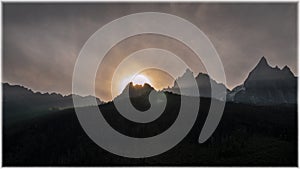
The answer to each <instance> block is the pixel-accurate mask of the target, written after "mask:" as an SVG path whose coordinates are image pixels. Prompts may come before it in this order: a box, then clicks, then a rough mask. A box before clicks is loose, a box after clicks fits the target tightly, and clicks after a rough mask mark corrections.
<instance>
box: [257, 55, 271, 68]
mask: <svg viewBox="0 0 300 169" xmlns="http://www.w3.org/2000/svg"><path fill="white" fill-rule="evenodd" d="M257 66H269V64H268V62H267V59H266V58H265V56H263V57H262V58H261V59H260V60H259V62H258V64H257Z"/></svg>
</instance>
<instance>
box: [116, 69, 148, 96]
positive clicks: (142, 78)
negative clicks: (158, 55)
mask: <svg viewBox="0 0 300 169" xmlns="http://www.w3.org/2000/svg"><path fill="white" fill-rule="evenodd" d="M130 82H132V83H133V85H144V84H145V83H148V84H149V85H152V83H151V80H150V78H149V77H147V76H146V75H142V74H137V75H134V76H130V77H127V78H124V79H123V81H122V82H121V85H120V87H119V93H121V92H122V91H123V90H124V88H125V87H126V85H127V84H128V83H130Z"/></svg>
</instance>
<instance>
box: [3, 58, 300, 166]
mask: <svg viewBox="0 0 300 169" xmlns="http://www.w3.org/2000/svg"><path fill="white" fill-rule="evenodd" d="M191 75H192V72H191V71H189V70H187V71H186V72H185V74H184V75H183V76H191ZM182 79H184V77H182V76H181V77H179V78H178V79H177V80H182ZM195 79H196V81H197V83H198V86H199V90H200V94H201V98H200V100H201V101H200V106H199V112H198V116H197V119H196V122H195V124H194V125H193V127H192V129H191V130H190V132H189V133H188V135H187V136H186V137H185V138H184V139H183V140H182V141H181V142H180V143H179V144H178V145H176V146H175V147H174V148H172V149H171V150H169V151H167V152H165V153H163V154H160V155H158V156H154V157H150V158H140V159H138V158H137V159H130V158H124V157H121V156H117V155H114V154H112V153H109V152H108V151H106V150H104V149H102V148H101V147H99V146H98V145H97V144H95V143H94V142H93V141H92V140H91V139H90V138H89V137H88V135H87V134H86V133H85V131H84V130H83V128H82V126H81V125H80V123H79V121H78V119H77V116H76V113H75V110H74V108H73V103H72V95H68V96H62V95H60V94H55V93H52V94H49V93H45V94H42V93H39V92H36V93H35V92H33V91H31V90H30V89H27V88H25V87H22V86H17V85H15V86H13V85H9V84H7V83H4V84H3V123H4V125H3V165H4V166H112V165H128V166H133V165H139V166H145V165H147V166H148V165H154V166H159V165H167V166H175V165H176V166H177V165H185V166H196V165H203V166H296V165H297V164H298V163H297V159H298V158H297V146H298V140H297V138H298V137H297V123H298V122H297V104H295V103H296V100H297V98H296V96H297V94H296V93H297V87H296V84H297V78H296V77H295V76H294V75H293V74H292V73H291V71H290V70H289V68H288V67H284V68H283V69H279V68H277V67H275V68H272V67H270V66H269V65H268V63H267V61H266V60H265V58H262V59H261V60H260V61H259V63H258V65H257V66H256V67H255V68H254V69H253V70H252V71H251V72H250V73H249V76H248V78H247V79H246V80H245V82H244V83H243V84H242V85H240V86H237V87H236V88H234V89H233V90H232V91H230V90H228V89H226V87H225V85H223V84H219V83H217V82H216V81H214V80H212V79H211V78H210V77H209V76H208V75H206V74H203V73H200V74H199V75H197V76H196V77H195ZM183 82H184V81H183ZM211 83H212V85H215V86H218V87H217V88H218V89H222V88H223V89H225V91H226V94H227V102H226V106H225V109H224V112H223V116H222V120H221V121H220V123H219V125H218V127H217V129H216V130H215V131H214V133H213V135H212V136H211V137H210V138H209V139H208V140H207V141H206V142H205V143H203V144H199V143H198V138H199V133H200V132H201V130H202V128H203V125H204V124H205V121H206V119H207V117H208V112H209V109H210V102H211V100H212V99H211V98H210V92H211V90H210V84H211ZM188 85H189V84H185V87H186V88H187V89H188V87H189V86H188ZM153 91H154V92H156V93H160V92H164V93H165V96H166V98H167V103H166V107H165V109H164V111H163V112H162V114H161V115H160V116H159V117H158V118H157V119H155V120H154V121H151V122H149V123H136V122H133V121H131V120H129V119H127V118H125V117H124V116H122V115H121V114H120V112H119V111H118V109H117V108H116V106H115V104H114V103H116V102H114V103H113V102H108V103H105V104H101V103H102V102H100V101H99V100H98V102H99V104H101V105H99V106H98V108H99V109H100V110H101V113H102V115H103V116H104V118H105V120H106V121H107V122H108V123H109V124H110V126H111V127H112V128H113V129H115V130H116V131H118V132H119V133H122V134H125V135H127V136H130V137H135V138H146V137H153V136H156V135H158V134H160V133H163V132H164V131H166V130H168V129H169V128H170V126H172V125H173V123H174V121H175V120H176V119H177V118H178V113H179V111H180V104H181V98H182V97H184V98H185V99H190V101H192V100H193V99H195V98H194V97H190V96H182V97H181V96H180V95H179V94H180V91H179V90H178V87H177V85H176V83H175V84H174V86H173V87H172V88H168V89H165V90H163V91H155V89H154V88H153V87H151V86H150V85H149V84H144V85H133V84H132V83H129V84H128V85H127V86H126V88H125V89H124V91H123V92H122V94H121V95H119V96H117V97H116V98H115V100H114V101H120V102H121V103H122V102H123V103H124V101H125V100H122V99H124V97H125V93H126V92H128V93H129V96H130V100H131V103H132V104H133V106H134V107H135V108H136V109H138V110H140V111H145V110H148V109H149V108H150V106H151V105H150V102H149V99H148V97H149V94H150V93H151V92H153ZM171 92H173V93H171ZM174 93H175V94H174ZM76 97H80V98H81V99H83V101H84V100H89V99H90V98H91V97H92V96H88V97H81V96H76ZM218 99H219V100H215V101H217V102H223V101H220V100H222V99H224V98H218ZM157 100H159V99H157ZM184 125H187V124H182V127H183V128H184V127H185V126H184ZM107 139H108V141H114V140H113V139H110V138H107ZM161 144H164V143H163V142H162V143H161Z"/></svg>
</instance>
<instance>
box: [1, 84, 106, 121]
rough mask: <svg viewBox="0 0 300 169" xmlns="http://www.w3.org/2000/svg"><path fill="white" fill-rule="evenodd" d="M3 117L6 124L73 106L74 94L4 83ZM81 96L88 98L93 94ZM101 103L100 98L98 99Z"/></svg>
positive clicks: (84, 98)
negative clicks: (44, 91) (46, 91)
mask: <svg viewBox="0 0 300 169" xmlns="http://www.w3.org/2000/svg"><path fill="white" fill-rule="evenodd" d="M2 86H3V111H4V112H5V113H3V119H4V123H5V124H8V125H10V124H14V123H16V122H20V121H22V120H26V119H31V118H34V117H37V116H40V115H44V114H47V113H50V112H55V111H58V110H61V109H66V108H70V107H73V99H72V95H68V96H62V95H61V94H56V93H50V94H49V93H40V92H33V91H32V90H31V89H28V88H26V87H23V86H19V85H10V84H8V83H3V84H2ZM74 96H76V97H80V98H82V99H83V101H84V100H88V99H89V98H90V97H92V96H87V97H81V96H77V95H74ZM97 101H98V103H99V104H100V103H101V102H100V100H99V99H97Z"/></svg>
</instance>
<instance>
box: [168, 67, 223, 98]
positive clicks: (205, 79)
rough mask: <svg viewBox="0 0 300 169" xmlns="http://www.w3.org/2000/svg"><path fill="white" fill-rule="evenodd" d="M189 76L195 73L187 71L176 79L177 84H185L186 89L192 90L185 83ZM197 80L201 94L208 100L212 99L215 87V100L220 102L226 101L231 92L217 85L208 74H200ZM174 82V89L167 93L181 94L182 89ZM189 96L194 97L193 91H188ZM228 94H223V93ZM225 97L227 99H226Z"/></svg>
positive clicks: (189, 85) (219, 84) (220, 84)
mask: <svg viewBox="0 0 300 169" xmlns="http://www.w3.org/2000/svg"><path fill="white" fill-rule="evenodd" d="M188 76H193V72H192V71H191V70H189V69H187V70H186V71H185V73H184V74H183V75H182V76H180V77H178V78H177V79H176V81H177V82H180V83H181V84H183V86H184V88H186V89H189V88H191V84H189V83H188V82H186V81H185V79H186V77H188ZM195 80H196V82H197V85H198V89H199V94H200V96H201V97H206V98H211V87H212V86H213V87H214V88H215V89H216V91H217V92H216V93H219V94H217V95H216V96H214V97H213V98H214V99H218V100H222V101H223V100H225V97H226V95H227V92H229V90H228V89H227V88H226V86H225V85H224V84H222V83H217V82H216V81H215V80H213V79H211V78H210V77H209V76H208V75H207V74H205V73H199V74H198V75H197V76H196V77H195ZM176 81H175V82H174V85H173V87H171V88H167V89H165V91H169V92H172V93H176V94H180V89H179V87H178V84H177V82H176ZM187 91H188V92H187V93H188V95H189V96H194V95H195V94H194V93H193V91H192V90H190V92H189V90H187ZM224 91H225V92H226V93H221V92H224ZM224 96H225V97H224Z"/></svg>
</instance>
